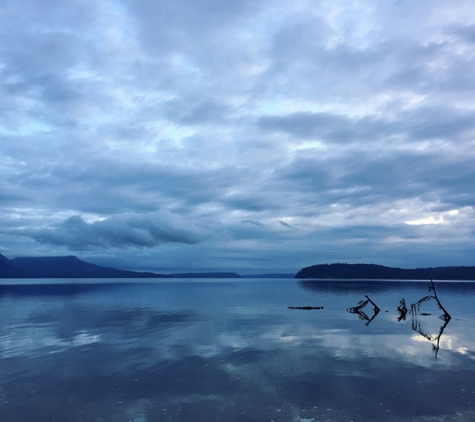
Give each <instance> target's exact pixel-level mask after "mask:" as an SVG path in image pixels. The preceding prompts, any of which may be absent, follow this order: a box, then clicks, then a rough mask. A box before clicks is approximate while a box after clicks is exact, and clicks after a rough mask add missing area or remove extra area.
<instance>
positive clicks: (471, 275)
mask: <svg viewBox="0 0 475 422" xmlns="http://www.w3.org/2000/svg"><path fill="white" fill-rule="evenodd" d="M295 278H340V279H369V280H374V279H388V280H429V279H434V280H475V267H436V268H415V269H405V268H391V267H385V266H383V265H375V264H320V265H312V266H311V267H306V268H302V269H301V270H300V271H299V272H298V273H297V274H296V275H295Z"/></svg>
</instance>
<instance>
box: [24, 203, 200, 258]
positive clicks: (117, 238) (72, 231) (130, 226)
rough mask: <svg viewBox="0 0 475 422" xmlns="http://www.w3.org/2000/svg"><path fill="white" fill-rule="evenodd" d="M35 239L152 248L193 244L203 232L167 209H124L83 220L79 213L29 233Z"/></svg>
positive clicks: (82, 245)
mask: <svg viewBox="0 0 475 422" xmlns="http://www.w3.org/2000/svg"><path fill="white" fill-rule="evenodd" d="M31 237H33V238H34V239H35V240H36V241H37V242H40V243H48V244H53V245H61V246H66V247H68V248H69V249H72V250H81V249H87V248H90V247H100V248H127V247H138V248H152V247H154V246H157V245H160V244H163V243H168V242H172V243H186V244H194V243H198V242H200V241H202V240H203V237H204V236H203V233H202V232H201V231H200V230H199V229H198V228H197V227H196V226H194V225H193V224H191V223H189V222H186V221H185V220H183V219H182V218H180V217H179V216H177V215H175V214H172V213H171V212H170V211H168V210H165V209H161V210H159V211H157V212H154V213H148V214H137V213H124V214H118V215H114V216H112V217H109V218H106V219H104V220H100V221H95V222H93V223H87V222H86V221H84V220H83V218H82V217H81V216H79V215H76V216H72V217H70V218H68V219H67V220H65V221H63V222H62V223H60V224H58V225H56V226H55V227H50V228H45V229H40V230H37V231H35V232H33V233H32V234H31Z"/></svg>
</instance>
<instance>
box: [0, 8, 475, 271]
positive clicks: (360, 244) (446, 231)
mask: <svg viewBox="0 0 475 422" xmlns="http://www.w3.org/2000/svg"><path fill="white" fill-rule="evenodd" d="M472 15H473V5H472V2H471V1H468V0H467V1H461V2H457V5H454V4H453V2H449V1H441V2H438V3H437V5H435V4H434V3H433V2H430V1H428V0H424V1H420V2H417V4H414V3H413V2H412V3H411V2H407V1H398V2H391V3H381V2H378V1H353V2H348V1H345V0H341V1H334V2H325V1H320V2H309V1H305V0H304V1H299V2H297V3H293V4H292V5H290V4H289V3H288V2H283V1H280V0H268V1H264V2H260V3H258V4H256V3H255V2H250V1H248V0H238V1H235V2H216V1H200V2H198V3H197V2H192V1H189V0H177V1H175V2H173V3H170V2H166V1H152V0H138V1H137V0H134V1H129V0H126V1H121V2H119V1H115V0H111V1H107V2H99V3H98V2H93V1H88V0H86V1H77V2H76V1H73V2H70V3H68V4H67V5H66V4H64V3H63V2H59V1H57V0H45V1H41V2H39V1H38V0H26V1H23V2H21V3H18V2H13V1H10V0H7V1H6V2H3V4H2V6H0V40H2V41H0V176H1V177H0V211H1V213H0V223H1V224H0V244H1V247H0V253H3V254H5V255H7V256H9V257H14V256H20V255H34V254H35V255H36V254H54V255H58V254H61V253H64V252H65V251H70V250H73V251H74V250H77V251H81V254H82V255H81V256H83V257H87V254H88V253H89V257H93V258H94V259H96V260H100V261H101V263H108V264H110V265H118V264H120V265H128V266H132V267H133V266H137V265H140V266H142V267H147V269H153V268H154V265H158V266H159V268H158V267H157V268H158V269H170V270H175V269H176V270H185V269H190V268H192V269H203V270H212V269H223V268H226V269H234V270H242V271H243V272H245V271H251V272H258V271H261V270H262V271H263V272H264V271H265V272H267V271H269V270H276V271H280V270H291V271H296V270H298V269H299V268H300V267H302V266H306V265H310V264H315V263H321V262H329V261H331V262H333V261H347V262H370V261H371V262H375V263H379V264H387V265H397V266H402V267H414V266H426V265H430V266H435V265H461V264H464V265H475V261H474V258H473V257H474V256H475V255H474V253H473V252H474V246H473V245H474V244H475V242H474V241H473V240H474V236H475V212H474V207H475V193H474V192H475V190H474V189H473V187H474V182H473V181H474V180H475V170H474V166H473V162H474V161H475V119H474V118H473V116H474V111H475V102H474V100H473V92H474V90H475V76H474V73H473V71H472V69H473V68H474V64H475V63H474V60H475V59H474V58H475V20H474V19H473V18H472ZM124 247H127V249H128V250H127V254H128V257H129V258H128V261H127V260H126V261H127V262H125V261H124V259H123V257H122V256H121V253H120V249H121V248H124ZM117 250H119V251H117ZM157 256H160V257H161V258H160V259H159V260H158V261H159V263H158V264H157V262H158V261H157ZM165 257H166V258H165Z"/></svg>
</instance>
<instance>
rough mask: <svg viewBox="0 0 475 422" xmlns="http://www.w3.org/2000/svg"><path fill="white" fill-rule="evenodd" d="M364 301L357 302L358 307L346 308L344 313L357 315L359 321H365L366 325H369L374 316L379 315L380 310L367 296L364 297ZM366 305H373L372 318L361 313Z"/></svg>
mask: <svg viewBox="0 0 475 422" xmlns="http://www.w3.org/2000/svg"><path fill="white" fill-rule="evenodd" d="M364 296H365V298H366V300H360V301H359V302H358V306H354V307H352V308H348V309H347V310H346V312H349V313H351V314H358V317H359V318H360V319H363V320H366V321H367V323H366V325H369V324H370V323H371V321H373V319H375V318H376V315H378V314H379V312H380V311H381V309H379V308H378V305H376V303H374V302H373V301H372V300H371V299H370V298H369V296H368V295H364ZM368 303H371V304H372V305H373V316H372V317H371V318H370V317H369V316H368V315H367V314H366V313H365V312H364V311H363V308H364V307H365V306H366V305H367V304H368Z"/></svg>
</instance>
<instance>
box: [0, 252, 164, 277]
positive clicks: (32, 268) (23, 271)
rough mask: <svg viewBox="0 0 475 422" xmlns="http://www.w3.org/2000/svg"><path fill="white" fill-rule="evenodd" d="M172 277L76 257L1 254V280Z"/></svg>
mask: <svg viewBox="0 0 475 422" xmlns="http://www.w3.org/2000/svg"><path fill="white" fill-rule="evenodd" d="M165 277H171V276H170V275H164V274H155V273H150V272H144V273H142V272H136V271H126V270H118V269H115V268H108V267H101V266H100V265H95V264H90V263H89V262H85V261H81V260H80V259H79V258H77V257H75V256H56V257H25V258H14V259H8V258H6V257H5V256H3V255H2V254H0V278H165Z"/></svg>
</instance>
